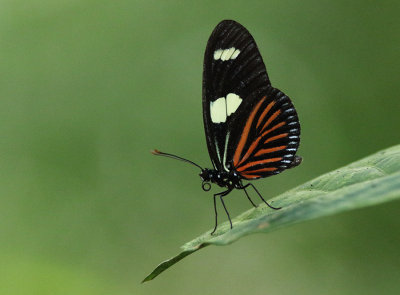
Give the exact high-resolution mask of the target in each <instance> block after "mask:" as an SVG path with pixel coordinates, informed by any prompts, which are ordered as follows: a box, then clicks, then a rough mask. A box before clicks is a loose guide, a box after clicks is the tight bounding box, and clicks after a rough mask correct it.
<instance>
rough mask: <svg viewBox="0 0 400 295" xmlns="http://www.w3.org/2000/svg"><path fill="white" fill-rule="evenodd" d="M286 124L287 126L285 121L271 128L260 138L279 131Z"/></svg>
mask: <svg viewBox="0 0 400 295" xmlns="http://www.w3.org/2000/svg"><path fill="white" fill-rule="evenodd" d="M285 124H286V122H285V121H283V122H280V123H278V124H276V125H275V126H274V127H271V128H270V129H268V130H267V131H264V133H263V134H261V135H260V138H262V137H264V136H265V135H267V134H268V133H270V132H272V131H274V130H275V129H278V128H279V127H282V126H283V125H285Z"/></svg>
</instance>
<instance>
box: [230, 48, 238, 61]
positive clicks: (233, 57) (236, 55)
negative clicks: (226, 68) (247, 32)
mask: <svg viewBox="0 0 400 295" xmlns="http://www.w3.org/2000/svg"><path fill="white" fill-rule="evenodd" d="M239 53H240V50H239V49H236V50H235V52H234V53H233V54H232V56H231V59H236V58H237V57H238V55H239Z"/></svg>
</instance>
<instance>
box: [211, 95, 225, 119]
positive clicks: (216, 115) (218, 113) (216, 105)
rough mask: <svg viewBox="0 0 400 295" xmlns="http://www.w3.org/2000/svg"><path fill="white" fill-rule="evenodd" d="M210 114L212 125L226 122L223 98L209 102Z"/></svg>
mask: <svg viewBox="0 0 400 295" xmlns="http://www.w3.org/2000/svg"><path fill="white" fill-rule="evenodd" d="M210 113H211V121H212V122H213V123H224V122H225V121H226V100H225V97H220V98H218V99H217V100H216V101H210Z"/></svg>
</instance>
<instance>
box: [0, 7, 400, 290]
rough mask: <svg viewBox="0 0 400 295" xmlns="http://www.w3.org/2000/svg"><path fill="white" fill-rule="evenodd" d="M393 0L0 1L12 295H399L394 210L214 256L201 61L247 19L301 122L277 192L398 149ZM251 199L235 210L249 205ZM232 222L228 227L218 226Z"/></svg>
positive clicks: (1, 275) (0, 260)
mask: <svg viewBox="0 0 400 295" xmlns="http://www.w3.org/2000/svg"><path fill="white" fill-rule="evenodd" d="M399 13H400V2H399V1H379V2H378V1H344V0H342V1H324V0H323V1H321V0H313V1H312V0H306V1H282V0H274V1H244V0H240V1H239V0H238V1H232V0H230V1H215V0H214V1H197V2H189V1H187V2H184V1H123V0H117V1H104V0H101V1H83V0H79V1H78V0H75V1H73V0H61V1H50V0H47V1H45V0H43V1H28V0H17V1H16V0H12V1H11V0H8V1H6V0H4V1H1V2H0V65H1V66H0V102H1V104H0V120H1V124H0V140H1V144H0V294H89V295H90V294H96V295H98V294H243V293H246V292H248V293H251V294H279V295H282V294H398V293H399V292H400V251H399V246H400V218H399V213H398V212H399V210H400V203H399V202H393V203H388V204H385V205H381V206H377V207H372V208H367V209H363V210H358V211H354V212H349V213H345V214H340V215H337V216H332V217H328V218H323V219H320V220H315V221H310V222H306V223H304V224H300V225H296V226H293V227H290V228H287V229H283V230H280V231H277V232H273V233H271V234H268V235H254V236H249V237H246V238H244V239H242V240H240V241H239V242H237V243H235V244H233V245H231V246H228V247H208V248H206V249H204V250H202V251H200V252H199V253H197V254H195V255H193V256H190V257H188V258H187V259H185V260H183V261H182V262H181V263H179V264H178V265H176V266H174V267H173V268H171V269H170V270H168V271H167V272H165V273H163V274H162V275H161V276H160V277H158V278H157V279H156V280H154V281H152V282H150V283H146V284H140V281H141V280H142V279H143V278H144V277H145V275H147V273H148V272H150V271H151V270H152V269H153V268H154V267H155V266H156V265H157V264H158V263H159V262H161V261H162V260H164V259H165V258H168V257H170V256H172V255H175V254H176V253H178V251H179V246H180V245H182V244H183V243H184V242H186V241H188V240H190V239H192V238H194V237H196V236H197V235H199V234H201V233H203V232H204V231H206V230H208V229H210V228H211V227H212V226H213V208H212V197H211V196H212V194H211V192H210V193H204V192H203V191H202V189H201V182H200V179H199V177H198V175H197V174H198V171H197V170H196V169H194V168H193V167H191V166H189V165H185V164H182V163H179V162H174V161H172V160H168V159H162V158H157V157H153V156H152V155H151V154H150V153H149V151H150V149H152V148H159V149H160V150H164V151H166V152H171V153H176V154H178V155H181V156H184V157H187V158H189V159H191V160H193V161H196V162H198V163H199V164H201V165H203V166H208V167H209V166H210V165H211V164H210V160H209V157H208V153H207V149H206V144H205V136H204V131H203V125H202V124H203V123H202V114H201V76H202V62H203V54H204V49H205V45H206V42H207V39H208V37H209V35H210V33H211V31H212V30H213V28H214V26H215V25H216V24H217V23H218V22H219V21H221V20H223V19H227V18H230V19H235V20H237V21H239V22H241V23H242V24H243V25H244V26H246V27H247V28H248V29H249V30H250V31H251V32H252V34H253V36H254V37H255V39H256V40H257V42H258V45H259V47H260V50H261V53H262V55H263V57H264V60H265V62H266V64H267V67H268V71H269V75H270V78H271V80H272V83H273V85H274V86H275V87H278V88H280V89H281V90H283V91H284V92H285V93H286V94H288V95H289V96H290V97H291V98H292V100H293V102H294V104H295V106H296V108H297V110H298V113H299V117H300V120H301V123H302V142H301V147H300V150H299V154H300V155H302V156H303V157H304V161H303V164H302V165H301V166H299V167H298V168H296V169H293V170H290V171H287V172H285V173H283V174H281V175H279V176H275V177H272V178H268V179H263V180H259V181H257V187H258V188H259V190H260V191H261V192H262V193H263V194H264V196H265V197H267V198H271V197H273V196H275V195H277V194H279V193H282V192H284V191H286V190H287V189H289V188H292V187H294V186H296V185H299V184H301V183H303V182H305V181H307V180H310V179H312V178H313V177H316V176H318V175H320V174H321V173H324V172H327V171H330V170H332V169H335V168H338V167H340V166H342V165H345V164H347V163H349V162H351V161H354V160H357V159H359V158H362V157H364V156H367V155H369V154H371V153H373V152H375V151H377V150H379V149H383V148H386V147H388V146H391V145H394V144H398V143H399V142H400V140H399V139H400V135H399V134H400V133H399V127H400V118H399V110H400V99H399V93H400V86H399V82H398V79H399V68H400V58H399V57H400V56H399V52H400V51H399V49H400V26H399ZM249 205H250V204H249V203H248V201H247V200H246V198H244V196H243V195H242V193H241V192H234V193H232V194H231V195H230V196H229V198H228V199H227V206H228V207H229V209H230V211H231V214H232V215H233V216H234V215H237V214H239V213H240V212H242V211H244V210H247V209H249V208H250V207H251V206H249ZM221 216H223V215H222V214H221Z"/></svg>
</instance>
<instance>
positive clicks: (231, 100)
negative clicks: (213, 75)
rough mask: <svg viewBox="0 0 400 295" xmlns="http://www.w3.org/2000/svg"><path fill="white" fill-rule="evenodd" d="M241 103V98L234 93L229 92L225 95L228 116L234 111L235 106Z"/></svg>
mask: <svg viewBox="0 0 400 295" xmlns="http://www.w3.org/2000/svg"><path fill="white" fill-rule="evenodd" d="M241 103H242V99H241V98H240V97H239V95H237V94H235V93H229V94H228V95H227V96H226V112H227V114H228V116H230V115H232V114H233V113H234V112H236V110H237V108H238V107H239V106H240V104H241Z"/></svg>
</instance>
